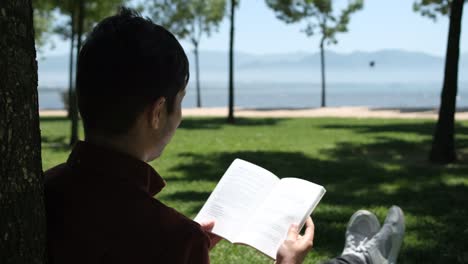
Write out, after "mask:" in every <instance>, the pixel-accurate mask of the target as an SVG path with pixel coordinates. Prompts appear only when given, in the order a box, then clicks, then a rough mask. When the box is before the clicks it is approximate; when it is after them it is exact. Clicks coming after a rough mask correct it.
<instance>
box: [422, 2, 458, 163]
mask: <svg viewBox="0 0 468 264" xmlns="http://www.w3.org/2000/svg"><path fill="white" fill-rule="evenodd" d="M463 5H464V0H453V1H452V6H451V11H450V25H449V34H448V42H447V53H446V57H445V76H444V84H443V88H442V95H441V103H440V109H439V119H438V121H437V125H436V128H435V133H434V137H433V140H432V149H431V152H430V155H429V160H430V161H431V162H433V163H439V164H448V163H452V162H455V161H456V160H457V154H456V151H455V111H456V98H457V89H458V88H457V86H458V61H459V57H460V35H461V21H462V15H463Z"/></svg>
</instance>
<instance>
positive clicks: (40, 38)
mask: <svg viewBox="0 0 468 264" xmlns="http://www.w3.org/2000/svg"><path fill="white" fill-rule="evenodd" d="M32 4H33V10H34V11H33V19H34V38H35V41H36V47H37V48H38V50H39V51H41V48H43V47H44V46H45V44H46V43H49V41H50V37H51V35H52V34H51V33H52V32H51V31H50V28H51V27H52V22H53V19H54V6H53V5H52V4H51V2H50V1H49V0H34V1H33V2H32ZM51 44H53V43H51Z"/></svg>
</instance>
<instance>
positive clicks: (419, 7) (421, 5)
mask: <svg viewBox="0 0 468 264" xmlns="http://www.w3.org/2000/svg"><path fill="white" fill-rule="evenodd" d="M451 4H452V0H418V1H416V2H414V4H413V9H414V11H416V12H419V13H421V15H423V16H427V17H429V18H431V19H434V20H435V19H436V18H437V15H438V14H441V15H448V13H449V12H450V5H451Z"/></svg>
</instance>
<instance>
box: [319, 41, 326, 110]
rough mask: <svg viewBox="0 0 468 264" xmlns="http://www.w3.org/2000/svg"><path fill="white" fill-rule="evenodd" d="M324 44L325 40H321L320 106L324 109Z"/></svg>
mask: <svg viewBox="0 0 468 264" xmlns="http://www.w3.org/2000/svg"><path fill="white" fill-rule="evenodd" d="M324 42H325V39H324V38H322V40H321V41H320V62H321V67H322V101H321V104H320V106H321V107H325V106H326V101H325V48H324Z"/></svg>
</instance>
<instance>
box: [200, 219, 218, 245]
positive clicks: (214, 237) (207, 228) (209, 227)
mask: <svg viewBox="0 0 468 264" xmlns="http://www.w3.org/2000/svg"><path fill="white" fill-rule="evenodd" d="M214 225H215V222H214V221H209V222H204V223H200V226H201V228H202V229H203V231H205V232H206V234H207V235H208V237H210V240H211V244H210V250H211V249H213V248H214V247H215V246H216V244H218V242H219V241H221V240H222V239H223V238H222V237H220V236H217V235H215V234H213V233H211V230H213V227H214Z"/></svg>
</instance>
